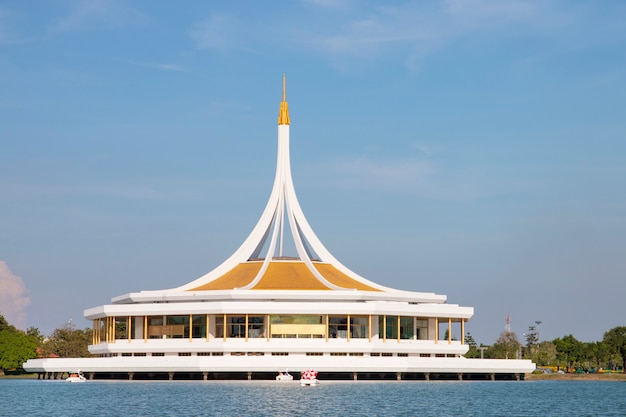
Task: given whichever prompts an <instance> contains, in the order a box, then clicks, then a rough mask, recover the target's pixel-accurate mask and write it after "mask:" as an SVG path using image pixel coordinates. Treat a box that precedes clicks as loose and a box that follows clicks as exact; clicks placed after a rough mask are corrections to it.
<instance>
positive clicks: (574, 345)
mask: <svg viewBox="0 0 626 417" xmlns="http://www.w3.org/2000/svg"><path fill="white" fill-rule="evenodd" d="M552 343H554V345H555V346H556V355H557V360H558V361H559V366H564V367H566V368H573V367H576V366H578V365H580V359H581V358H582V356H583V351H582V350H583V344H582V343H581V342H579V341H578V340H577V339H576V338H575V337H574V336H573V335H571V334H569V335H567V336H563V338H557V339H554V340H553V341H552Z"/></svg>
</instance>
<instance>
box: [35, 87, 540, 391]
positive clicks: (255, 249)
mask: <svg viewBox="0 0 626 417" xmlns="http://www.w3.org/2000/svg"><path fill="white" fill-rule="evenodd" d="M289 127H290V118H289V108H288V104H287V100H286V86H285V78H284V77H283V90H282V101H281V103H280V110H279V115H278V157H277V164H276V176H275V178H274V184H273V188H272V191H271V194H270V197H269V201H268V202H267V205H266V207H265V210H264V211H263V213H262V215H261V218H260V219H259V221H258V222H257V224H256V226H255V227H254V229H253V230H252V232H251V233H250V235H249V236H248V237H247V238H246V239H245V240H244V242H243V244H242V245H241V246H240V247H239V248H238V249H237V250H236V251H235V252H234V253H233V255H232V256H231V257H230V258H228V259H227V260H226V261H224V262H223V263H222V264H221V265H219V266H218V267H217V268H215V269H213V270H212V271H211V272H209V273H207V274H206V275H204V276H202V277H200V278H198V279H196V280H194V281H191V282H189V283H187V284H184V285H182V286H179V287H177V288H172V289H167V290H159V291H140V292H137V293H129V294H125V295H121V296H118V297H114V298H113V299H112V300H111V304H107V305H102V306H99V307H94V308H90V309H87V310H85V318H87V319H88V320H91V321H92V322H93V340H92V344H91V345H90V346H89V351H90V352H91V353H92V354H94V355H95V357H93V358H71V359H70V358H66V359H60V358H58V359H33V360H29V361H28V362H27V363H26V364H25V365H24V368H25V369H26V370H28V371H32V372H39V373H48V374H49V375H50V374H51V373H63V372H70V371H76V369H81V370H82V371H83V372H85V373H87V374H89V375H90V376H91V377H92V378H107V377H109V378H110V377H122V378H130V379H133V378H134V379H146V378H159V377H161V378H169V379H174V378H185V379H224V378H226V379H230V378H232V379H237V378H243V379H246V378H247V379H256V378H261V379H265V378H272V377H273V375H275V374H276V372H278V371H281V370H287V369H288V370H290V371H293V372H299V371H303V370H305V369H309V368H314V369H316V370H317V371H319V373H320V379H322V380H323V379H324V378H326V379H332V378H334V379H346V378H348V379H388V378H393V379H396V378H397V379H435V378H438V379H450V378H454V379H457V378H461V379H477V378H480V379H489V378H491V379H497V378H499V379H511V378H516V379H519V378H523V374H524V373H527V372H531V371H532V370H533V369H534V368H535V366H534V364H533V363H532V362H531V361H528V360H519V359H517V360H515V359H514V360H496V359H466V358H464V357H463V355H464V354H465V353H466V352H467V351H468V348H469V346H468V345H466V344H465V340H464V335H465V325H466V323H467V321H468V320H469V319H470V318H471V317H472V315H473V313H474V310H473V308H472V307H462V306H459V305H456V304H448V303H447V302H446V296H444V295H439V294H434V293H426V292H413V291H402V290H397V289H393V288H388V287H385V286H383V285H380V284H378V283H375V282H373V281H370V280H368V279H366V278H364V277H362V276H360V275H358V274H356V273H355V272H353V271H352V270H350V269H349V268H347V267H346V266H344V265H343V264H342V263H340V262H339V261H338V260H337V259H335V258H334V257H333V256H332V255H331V254H330V252H329V251H328V250H327V249H326V248H325V247H324V245H323V244H322V242H321V241H320V240H319V239H318V237H317V236H316V234H315V233H314V232H313V229H312V228H311V226H310V225H309V223H308V221H307V219H306V218H305V216H304V214H303V211H302V209H301V208H300V204H299V203H298V199H297V197H296V192H295V188H294V184H293V180H292V175H291V167H290V151H289ZM287 246H289V250H291V251H294V253H291V254H290V255H289V256H288V255H287Z"/></svg>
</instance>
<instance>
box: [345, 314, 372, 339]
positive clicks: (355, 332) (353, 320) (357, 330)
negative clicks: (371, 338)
mask: <svg viewBox="0 0 626 417" xmlns="http://www.w3.org/2000/svg"><path fill="white" fill-rule="evenodd" d="M368 323H369V320H368V318H367V317H350V337H351V338H355V339H367V337H368Z"/></svg>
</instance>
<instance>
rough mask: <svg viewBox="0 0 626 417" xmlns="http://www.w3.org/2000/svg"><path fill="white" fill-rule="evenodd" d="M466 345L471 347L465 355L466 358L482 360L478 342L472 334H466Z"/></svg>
mask: <svg viewBox="0 0 626 417" xmlns="http://www.w3.org/2000/svg"><path fill="white" fill-rule="evenodd" d="M465 344H466V345H468V346H469V349H468V351H467V353H466V354H465V355H464V356H465V357H466V358H480V352H479V351H478V348H477V345H476V341H475V340H474V338H473V337H472V335H471V334H470V332H467V333H466V334H465Z"/></svg>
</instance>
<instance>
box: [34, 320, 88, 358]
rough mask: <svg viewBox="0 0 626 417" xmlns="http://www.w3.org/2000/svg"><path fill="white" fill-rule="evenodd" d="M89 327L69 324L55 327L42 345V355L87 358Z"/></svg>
mask: <svg viewBox="0 0 626 417" xmlns="http://www.w3.org/2000/svg"><path fill="white" fill-rule="evenodd" d="M91 336H92V330H91V329H85V330H81V329H74V328H73V326H72V325H71V324H68V325H65V326H63V327H61V328H58V329H55V330H54V331H53V332H52V334H51V335H50V337H48V339H47V340H46V341H45V343H44V345H43V353H44V356H48V355H50V354H56V355H59V357H61V358H87V357H90V356H91V353H89V351H88V350H87V346H88V345H89V344H90V343H91Z"/></svg>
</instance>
